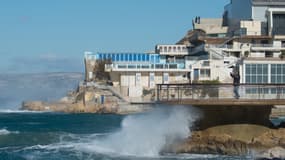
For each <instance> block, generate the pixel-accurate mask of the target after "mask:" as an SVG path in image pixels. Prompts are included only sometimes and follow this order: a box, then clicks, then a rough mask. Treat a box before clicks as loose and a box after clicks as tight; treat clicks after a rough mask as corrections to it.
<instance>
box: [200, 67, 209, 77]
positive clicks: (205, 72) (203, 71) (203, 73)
mask: <svg viewBox="0 0 285 160" xmlns="http://www.w3.org/2000/svg"><path fill="white" fill-rule="evenodd" d="M200 76H201V77H202V78H210V77H211V70H210V69H201V70H200Z"/></svg>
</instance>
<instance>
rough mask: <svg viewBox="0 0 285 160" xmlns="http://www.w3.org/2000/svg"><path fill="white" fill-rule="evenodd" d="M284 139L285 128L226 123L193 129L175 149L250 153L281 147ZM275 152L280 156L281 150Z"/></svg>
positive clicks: (230, 153) (212, 152)
mask: <svg viewBox="0 0 285 160" xmlns="http://www.w3.org/2000/svg"><path fill="white" fill-rule="evenodd" d="M284 141H285V129H278V130H274V129H269V128H266V127H263V126H257V125H226V126H217V127H213V128H209V129H207V130H203V131H194V132H193V133H192V135H191V137H189V138H188V139H187V140H186V141H185V142H183V143H182V144H179V145H175V146H174V147H173V148H174V152H176V153H197V154H224V155H246V154H248V153H250V152H255V153H266V151H271V150H269V149H271V148H274V147H281V148H282V146H284ZM279 149H280V148H279ZM273 151H276V150H273ZM272 153H276V155H278V154H277V153H279V152H277V151H276V152H272ZM280 153H285V152H280ZM277 157H278V156H277Z"/></svg>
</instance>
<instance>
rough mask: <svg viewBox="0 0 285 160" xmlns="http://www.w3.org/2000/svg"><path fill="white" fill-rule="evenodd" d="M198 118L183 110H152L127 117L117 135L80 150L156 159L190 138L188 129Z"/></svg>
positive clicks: (190, 110)
mask: <svg viewBox="0 0 285 160" xmlns="http://www.w3.org/2000/svg"><path fill="white" fill-rule="evenodd" d="M197 118H198V113H197V111H195V110H194V109H189V108H186V107H178V106H176V107H172V108H169V107H165V108H160V109H155V110H154V111H152V112H150V113H146V114H142V115H132V116H128V117H126V118H125V119H124V120H123V121H122V124H121V129H120V130H119V131H118V132H115V133H113V134H111V135H109V136H107V137H105V138H103V139H96V140H94V141H93V142H91V143H90V144H88V145H86V144H85V146H80V148H81V149H84V150H85V151H86V150H88V151H89V152H92V151H93V152H97V153H98V152H99V153H107V154H112V153H113V154H119V155H130V156H143V157H153V156H159V154H160V152H161V151H162V150H163V149H164V147H165V146H166V145H169V144H172V143H174V142H175V141H176V140H181V139H185V138H187V137H188V136H190V134H191V133H190V127H191V125H192V123H193V122H194V120H196V119H197ZM82 147H83V148H82Z"/></svg>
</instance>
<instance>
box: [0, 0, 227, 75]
mask: <svg viewBox="0 0 285 160" xmlns="http://www.w3.org/2000/svg"><path fill="white" fill-rule="evenodd" d="M228 3H229V0H1V2H0V55H1V58H0V73H34V72H83V71H84V69H83V67H84V66H83V55H84V51H92V52H147V51H151V50H154V47H155V45H156V44H174V43H176V42H177V41H178V40H180V39H181V38H182V37H183V36H184V35H185V34H186V33H187V31H188V30H190V29H191V28H192V19H193V18H195V17H196V16H200V17H201V18H219V17H222V14H223V9H224V6H225V5H226V4H228Z"/></svg>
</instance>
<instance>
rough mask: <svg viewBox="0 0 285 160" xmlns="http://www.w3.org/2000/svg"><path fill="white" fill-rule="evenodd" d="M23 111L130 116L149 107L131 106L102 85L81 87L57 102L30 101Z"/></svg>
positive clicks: (24, 103) (25, 104) (25, 103)
mask: <svg viewBox="0 0 285 160" xmlns="http://www.w3.org/2000/svg"><path fill="white" fill-rule="evenodd" d="M21 109H22V110H30V111H48V112H49V111H50V112H66V113H106V114H129V113H136V112H143V111H145V110H146V109H148V107H146V106H136V105H129V104H128V103H127V102H123V101H122V100H121V99H120V98H119V97H117V96H116V95H114V94H113V93H112V92H111V91H110V90H109V89H108V88H106V87H105V86H102V85H98V86H81V87H80V89H79V90H78V91H74V92H70V93H68V94H67V96H66V97H63V98H62V99H60V100H58V101H55V102H42V101H28V102H23V103H22V108H21Z"/></svg>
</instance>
